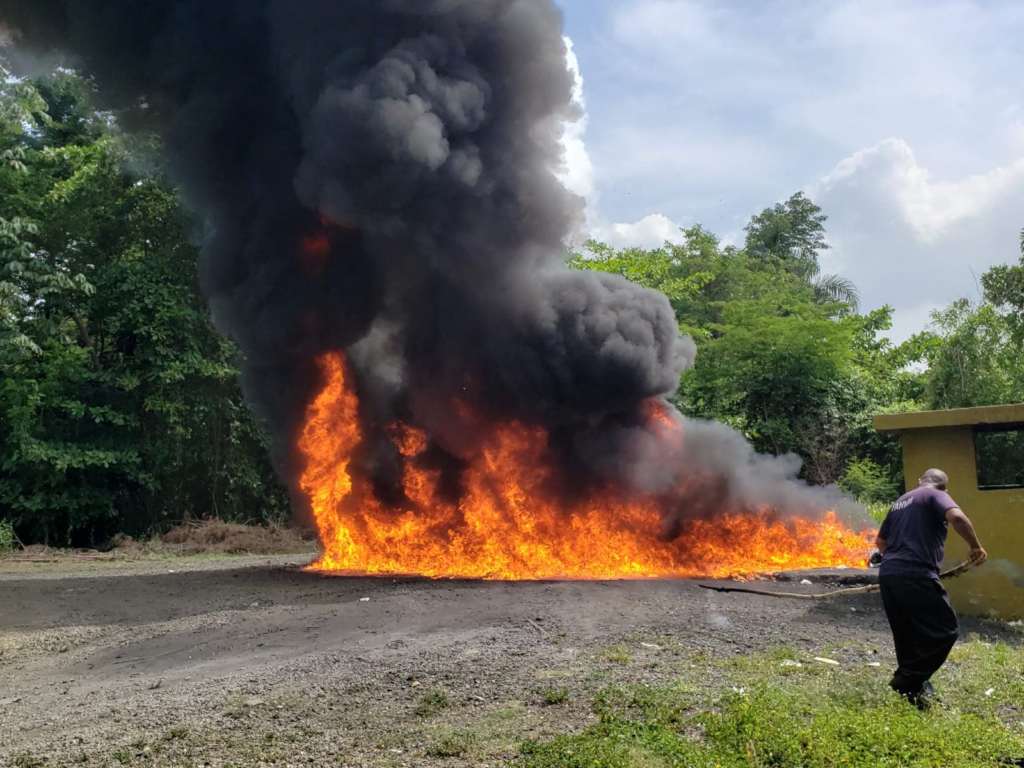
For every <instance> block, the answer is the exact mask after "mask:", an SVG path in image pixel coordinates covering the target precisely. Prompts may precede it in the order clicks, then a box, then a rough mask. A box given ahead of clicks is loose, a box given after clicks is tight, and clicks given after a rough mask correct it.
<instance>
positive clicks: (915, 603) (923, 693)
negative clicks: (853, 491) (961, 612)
mask: <svg viewBox="0 0 1024 768" xmlns="http://www.w3.org/2000/svg"><path fill="white" fill-rule="evenodd" d="M948 482H949V478H947V477H946V473H945V472H943V471H941V470H938V469H929V470H928V471H927V472H925V473H924V476H923V477H922V478H921V479H920V480H919V481H918V484H917V488H915V489H914V490H912V491H911V492H910V493H907V494H904V495H903V496H901V497H900V499H899V500H898V501H897V502H896V503H895V504H893V505H892V507H890V508H889V514H888V516H887V517H886V518H885V522H884V523H882V528H881V530H880V531H879V532H878V539H877V540H876V542H875V544H876V546H877V547H878V549H879V551H880V552H881V553H882V565H881V568H880V569H879V572H878V581H879V585H880V586H881V591H882V604H883V605H884V606H885V615H886V617H887V618H888V619H889V627H890V628H891V629H892V637H893V641H894V643H895V645H896V661H897V664H898V667H897V669H896V674H895V675H894V676H893V678H892V682H891V683H889V685H890V686H891V687H892V689H893V690H894V691H896V692H897V693H899V694H900V695H902V696H906V697H907V699H908V700H909V701H910V702H912V703H913V704H916V705H917V706H919V707H921V708H922V709H924V708H926V707H927V706H928V704H929V703H930V702H929V698H928V697H929V696H930V695H932V694H934V692H935V689H934V688H932V685H931V683H930V682H929V680H930V679H931V676H932V675H934V674H935V673H936V672H937V671H938V669H939V667H941V666H942V665H943V664H944V663H945V661H946V657H947V656H948V655H949V652H950V651H951V650H952V649H953V644H954V643H956V639H957V637H958V636H959V635H960V623H959V622H958V621H957V617H956V612H955V611H954V610H953V606H952V605H950V603H949V597H948V596H947V595H946V590H945V589H943V587H942V582H940V581H939V567H940V564H941V563H942V558H943V555H944V553H945V549H946V530H947V528H948V526H950V525H952V526H953V530H955V531H956V532H957V533H958V534H960V536H961V537H963V539H964V541H966V542H967V544H968V546H969V547H970V548H971V551H970V553H969V554H968V557H969V558H970V560H971V561H972V562H974V563H975V564H976V565H980V564H981V563H983V562H985V559H986V558H987V557H988V554H987V553H986V552H985V550H984V549H982V546H981V543H980V542H979V541H978V536H977V534H975V532H974V526H973V525H971V521H970V520H968V519H967V515H965V514H964V513H963V512H962V511H961V510H960V508H959V507H958V506H957V505H956V502H955V501H953V499H951V498H950V496H949V494H947V493H946V486H947V484H948Z"/></svg>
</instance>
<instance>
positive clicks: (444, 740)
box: [426, 730, 475, 757]
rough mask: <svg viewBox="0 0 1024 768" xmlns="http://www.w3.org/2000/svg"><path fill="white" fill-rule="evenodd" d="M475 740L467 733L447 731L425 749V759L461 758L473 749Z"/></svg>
mask: <svg viewBox="0 0 1024 768" xmlns="http://www.w3.org/2000/svg"><path fill="white" fill-rule="evenodd" d="M474 741H475V739H474V738H473V734H472V733H470V732H469V731H457V730H453V731H449V732H447V733H444V734H442V735H441V737H440V738H439V739H437V741H435V742H434V743H433V744H431V745H430V746H429V747H427V749H426V755H427V757H462V756H463V755H465V754H466V753H467V752H469V751H470V749H472V747H473V743H474Z"/></svg>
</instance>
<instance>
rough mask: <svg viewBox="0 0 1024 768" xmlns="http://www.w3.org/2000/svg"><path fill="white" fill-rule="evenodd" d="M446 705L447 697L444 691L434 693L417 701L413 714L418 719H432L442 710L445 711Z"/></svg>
mask: <svg viewBox="0 0 1024 768" xmlns="http://www.w3.org/2000/svg"><path fill="white" fill-rule="evenodd" d="M448 704H449V702H448V697H447V696H446V695H445V693H444V691H434V692H433V693H428V694H427V695H426V696H424V697H423V698H421V699H420V700H419V703H418V704H417V705H416V709H415V712H416V714H417V716H419V717H432V716H434V715H436V714H437V713H438V712H440V711H441V710H442V709H446V708H447V707H448Z"/></svg>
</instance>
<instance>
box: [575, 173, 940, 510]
mask: <svg viewBox="0 0 1024 768" xmlns="http://www.w3.org/2000/svg"><path fill="white" fill-rule="evenodd" d="M825 221H826V217H825V216H824V215H823V214H822V212H821V210H820V209H819V208H818V207H817V206H816V205H814V203H812V202H811V201H810V200H809V199H807V198H806V197H805V196H804V195H803V194H802V193H797V194H796V195H793V196H792V197H791V198H790V199H789V200H788V201H786V202H785V203H782V204H779V205H777V206H775V207H774V208H769V209H766V210H765V211H763V212H762V213H761V214H759V215H758V216H755V217H753V218H752V219H751V221H750V224H749V225H748V226H747V230H746V231H747V239H746V243H745V247H744V248H743V249H737V248H734V247H723V246H722V245H721V243H720V241H719V240H718V238H717V237H715V235H714V234H712V233H711V232H709V231H707V230H706V229H704V228H703V227H701V226H699V225H697V226H694V227H692V228H690V229H686V230H683V242H682V243H680V244H672V243H666V244H665V245H664V246H663V247H662V248H659V249H654V250H650V251H647V250H643V249H638V248H627V249H623V250H618V251H616V250H614V249H611V248H608V247H607V246H603V245H600V244H597V243H591V244H589V249H590V252H589V254H583V255H577V256H575V257H574V258H573V260H572V261H571V262H570V264H571V266H574V267H576V268H585V269H601V270H606V271H612V272H615V273H616V274H621V275H623V276H625V277H626V278H627V279H630V280H633V281H634V282H639V283H641V284H643V285H646V286H647V287H650V288H655V289H657V290H663V292H665V293H666V295H668V296H669V297H670V300H671V302H672V306H673V308H674V309H675V311H676V315H677V318H678V320H679V325H680V328H681V329H683V330H684V331H685V332H687V333H689V334H691V335H692V336H693V337H694V339H695V340H696V341H697V344H698V355H697V363H696V366H695V368H694V370H693V371H691V372H689V373H687V374H685V375H684V376H683V378H682V381H681V383H680V387H679V391H678V393H677V398H676V399H677V405H678V406H679V407H680V409H681V410H682V411H683V412H684V413H687V414H688V415H690V416H693V417H697V418H711V419H717V420H719V421H723V422H726V423H728V424H730V425H732V426H734V427H735V428H737V429H739V430H741V431H742V432H743V433H744V434H745V435H746V437H747V438H748V439H749V440H750V441H751V442H752V443H753V444H754V446H755V447H756V448H757V449H758V450H760V451H762V452H770V453H775V454H782V453H788V452H795V453H797V454H799V455H800V456H801V457H802V458H803V459H804V476H805V477H806V478H807V479H809V480H810V481H812V482H816V483H822V484H825V483H833V482H836V481H838V480H839V479H841V478H842V477H844V475H845V474H846V473H847V470H848V467H849V466H850V465H851V462H856V461H862V462H870V466H877V467H879V470H878V471H879V472H880V473H882V476H883V480H884V481H885V482H888V483H889V484H890V486H892V485H895V484H896V483H897V482H899V481H900V478H901V477H902V462H901V461H900V456H899V450H898V445H896V443H895V441H893V440H892V439H890V438H887V437H885V436H879V435H878V434H877V433H876V432H875V430H874V428H873V425H872V421H871V417H872V416H873V415H874V414H875V413H878V412H881V411H887V410H894V409H902V408H911V407H914V404H915V402H916V399H917V398H919V397H920V395H921V393H922V385H921V376H920V374H918V373H915V372H914V371H912V370H909V369H908V366H909V365H910V364H911V363H913V362H914V361H917V360H920V359H922V358H923V355H924V353H925V349H926V348H927V346H928V343H929V340H928V339H926V338H924V337H921V338H917V339H914V340H912V342H910V343H908V344H905V345H899V346H893V345H892V344H891V343H890V342H889V341H888V340H887V339H886V338H885V337H884V332H885V331H886V330H888V329H889V328H890V327H891V322H892V311H891V310H890V309H888V308H883V309H881V310H877V311H875V312H872V313H870V314H868V315H865V316H861V315H856V314H853V312H854V311H855V309H856V289H855V288H854V287H853V285H852V284H851V283H850V282H849V281H847V280H845V279H844V278H842V277H837V276H824V277H823V276H821V275H820V274H819V267H818V254H819V253H820V252H821V251H823V250H825V249H826V248H827V247H828V244H827V241H826V239H825V229H824V223H825ZM865 466H868V465H867V464H865ZM862 474H863V473H862ZM884 485H885V483H884V482H882V483H881V484H875V485H874V486H872V487H873V488H876V490H877V488H878V487H881V486H884ZM886 487H888V486H886Z"/></svg>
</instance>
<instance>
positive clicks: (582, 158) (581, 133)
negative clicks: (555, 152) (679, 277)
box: [558, 37, 682, 248]
mask: <svg viewBox="0 0 1024 768" xmlns="http://www.w3.org/2000/svg"><path fill="white" fill-rule="evenodd" d="M565 44H566V49H567V53H566V58H567V62H568V65H569V70H570V71H571V72H572V73H573V75H574V76H575V84H574V87H573V101H574V102H575V103H576V106H577V107H579V110H580V118H579V119H578V120H577V121H575V122H572V123H568V124H566V126H565V132H564V134H563V136H562V148H563V151H564V153H565V154H564V162H563V167H562V168H561V169H560V173H559V174H558V176H559V179H561V181H562V183H563V184H564V185H565V186H566V188H567V189H569V190H570V191H571V192H574V193H575V194H577V195H579V196H580V197H582V198H584V199H585V200H586V201H587V221H586V225H585V228H586V232H584V233H577V239H581V238H584V237H586V238H594V239H596V240H599V241H600V242H603V243H605V244H607V245H610V246H612V247H615V248H625V247H630V246H638V247H642V248H657V247H660V246H662V245H664V243H665V241H666V240H669V241H672V242H680V241H681V240H682V236H681V234H680V232H679V230H680V228H681V225H679V224H677V223H676V222H674V221H672V220H671V219H669V218H668V217H667V216H663V215H661V214H651V215H648V216H645V217H644V218H642V219H641V220H639V221H636V222H634V223H632V224H612V223H609V222H607V221H605V220H604V219H603V218H602V217H601V214H600V210H599V203H600V196H599V193H598V190H597V185H596V184H595V181H594V166H593V163H592V162H591V160H590V153H589V152H588V150H587V143H586V132H587V123H588V121H589V118H588V116H587V100H586V94H585V91H584V80H583V74H582V72H581V71H580V64H579V59H578V58H577V57H576V52H575V46H574V45H573V41H572V39H571V38H569V37H566V38H565ZM630 143H631V142H630ZM651 159H652V161H656V158H655V157H653V156H652V158H651Z"/></svg>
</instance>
